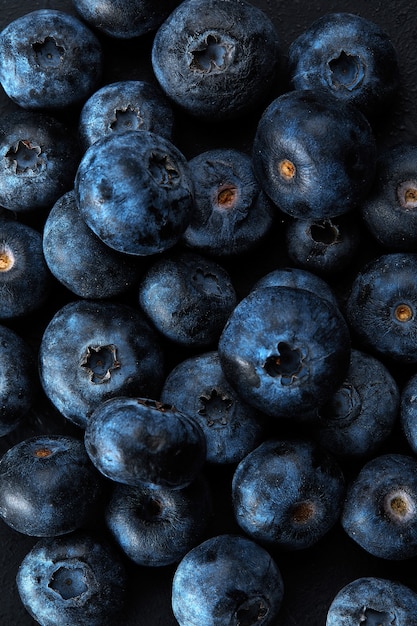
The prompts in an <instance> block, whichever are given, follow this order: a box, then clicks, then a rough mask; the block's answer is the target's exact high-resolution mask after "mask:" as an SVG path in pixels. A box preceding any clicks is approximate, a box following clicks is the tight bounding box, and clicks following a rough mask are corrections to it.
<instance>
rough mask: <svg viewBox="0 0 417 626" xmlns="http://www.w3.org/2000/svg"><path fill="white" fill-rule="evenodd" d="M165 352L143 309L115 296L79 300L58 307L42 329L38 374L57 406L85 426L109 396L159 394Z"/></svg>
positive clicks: (61, 411) (67, 415)
mask: <svg viewBox="0 0 417 626" xmlns="http://www.w3.org/2000/svg"><path fill="white" fill-rule="evenodd" d="M164 356H165V355H164V352H163V350H162V347H161V344H160V342H159V339H158V337H157V335H156V333H155V331H154V330H153V329H152V328H151V326H150V325H149V323H148V322H147V320H146V319H145V317H144V315H143V314H142V313H141V311H139V310H137V309H135V308H133V307H131V306H129V305H125V304H119V303H117V302H107V301H95V300H76V301H73V302H69V303H67V304H65V305H64V306H63V307H61V308H60V309H58V311H56V313H55V314H54V315H53V317H52V319H51V320H50V322H49V323H48V325H47V327H46V328H45V330H44V332H43V335H42V337H41V342H40V347H39V372H40V379H41V383H42V386H43V389H44V391H45V393H46V395H47V397H48V398H49V400H50V401H51V402H52V404H54V405H55V407H56V408H57V409H58V411H59V412H60V413H61V414H62V415H63V416H64V417H65V418H66V419H68V420H69V421H70V422H73V423H74V424H76V425H77V426H79V427H81V428H85V426H86V424H87V422H88V420H89V418H90V416H91V414H92V412H93V410H94V409H95V408H96V407H97V405H98V404H99V403H101V402H103V401H104V400H107V399H108V398H111V397H113V396H116V395H123V394H124V395H130V396H136V395H145V396H147V395H149V396H151V397H152V396H154V395H155V396H157V394H158V393H159V392H160V388H161V387H162V382H163V380H164V376H165V372H164Z"/></svg>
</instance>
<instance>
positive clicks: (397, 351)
mask: <svg viewBox="0 0 417 626" xmlns="http://www.w3.org/2000/svg"><path fill="white" fill-rule="evenodd" d="M416 272H417V254H415V253H411V252H409V253H407V252H391V253H388V254H383V255H380V256H378V257H376V258H374V259H372V260H371V261H370V262H368V263H366V264H365V265H364V266H363V267H362V268H361V269H360V270H359V272H358V273H357V274H356V276H355V277H354V279H353V281H352V284H351V288H350V294H349V296H348V299H347V302H346V315H347V319H348V323H349V326H350V328H351V331H352V334H354V335H355V336H356V339H357V341H358V342H359V344H360V346H359V347H360V348H361V349H363V350H365V351H369V352H372V353H374V354H376V355H377V356H380V357H386V358H388V359H389V360H391V361H392V362H399V363H409V364H413V363H417V317H416V312H417V290H416V283H415V276H416Z"/></svg>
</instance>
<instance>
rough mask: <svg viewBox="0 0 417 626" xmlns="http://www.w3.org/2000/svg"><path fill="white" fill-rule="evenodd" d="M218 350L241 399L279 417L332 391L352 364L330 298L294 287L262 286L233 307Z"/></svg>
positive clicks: (306, 407) (313, 405) (315, 402)
mask: <svg viewBox="0 0 417 626" xmlns="http://www.w3.org/2000/svg"><path fill="white" fill-rule="evenodd" d="M218 352H219V356H220V362H221V365H222V368H223V371H224V374H225V376H226V378H227V379H228V381H229V383H230V384H231V385H232V386H233V387H234V388H235V389H236V391H237V393H238V394H239V395H240V396H241V397H242V399H243V400H245V401H246V402H248V403H249V404H251V405H252V406H254V407H256V408H258V409H259V410H261V411H263V412H264V413H266V414H267V415H271V416H276V417H280V416H288V415H292V414H293V413H294V412H295V413H301V412H305V411H308V410H310V409H314V408H316V407H318V406H320V405H322V404H324V403H325V402H326V401H327V400H328V399H329V398H330V397H331V396H332V394H333V393H334V392H335V391H336V390H337V388H338V387H339V385H341V384H342V382H343V380H344V377H345V374H346V371H347V368H348V365H349V358H350V336H349V331H348V328H347V325H346V322H345V320H344V318H343V317H342V314H341V313H340V311H339V309H338V307H337V306H336V304H334V303H332V302H330V301H329V300H328V299H325V298H321V297H320V296H319V295H317V294H315V293H313V292H311V291H307V290H305V289H299V288H294V287H284V286H270V287H259V288H257V289H253V291H252V292H251V293H249V295H248V296H246V297H245V298H243V299H242V300H241V301H240V302H239V304H238V305H237V306H236V307H235V309H234V310H233V312H232V313H231V315H230V317H229V319H228V321H227V322H226V325H225V327H224V329H223V332H222V334H221V336H220V340H219V344H218Z"/></svg>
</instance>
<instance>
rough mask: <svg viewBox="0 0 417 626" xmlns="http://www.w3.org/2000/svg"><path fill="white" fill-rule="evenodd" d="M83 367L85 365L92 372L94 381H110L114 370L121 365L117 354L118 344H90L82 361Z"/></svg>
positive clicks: (97, 382)
mask: <svg viewBox="0 0 417 626" xmlns="http://www.w3.org/2000/svg"><path fill="white" fill-rule="evenodd" d="M81 367H85V368H86V369H87V370H88V371H89V374H90V380H91V382H92V383H95V384H101V383H105V382H108V381H109V380H110V378H111V376H112V372H113V370H116V369H118V368H119V367H120V362H119V361H118V359H117V355H116V346H115V345H114V344H109V345H107V346H88V348H87V350H86V353H85V355H84V357H83V359H82V361H81Z"/></svg>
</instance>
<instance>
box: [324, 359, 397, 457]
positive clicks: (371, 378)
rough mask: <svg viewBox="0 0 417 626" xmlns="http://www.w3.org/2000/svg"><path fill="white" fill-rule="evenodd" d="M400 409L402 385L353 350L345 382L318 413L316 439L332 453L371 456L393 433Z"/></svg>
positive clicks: (370, 360) (381, 367) (382, 367)
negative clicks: (400, 387) (400, 388)
mask: <svg viewBox="0 0 417 626" xmlns="http://www.w3.org/2000/svg"><path fill="white" fill-rule="evenodd" d="M399 407H400V390H399V386H398V384H397V382H396V380H395V379H394V378H393V376H392V374H391V373H390V371H389V369H388V368H387V367H386V366H385V365H384V363H382V362H381V361H380V360H379V359H377V358H376V357H374V356H372V355H370V354H367V353H365V352H362V351H361V350H356V349H353V350H352V351H351V360H350V366H349V369H348V371H347V374H346V379H345V380H344V382H343V384H342V385H341V386H340V388H339V389H338V390H337V391H336V393H335V394H334V395H333V397H332V398H331V399H330V401H329V402H327V403H326V404H325V405H324V406H323V407H321V408H320V409H319V411H318V421H317V424H316V427H315V432H314V437H315V439H316V440H317V441H318V442H319V443H320V445H321V446H322V447H324V448H325V449H327V450H329V452H332V453H333V454H336V455H340V456H342V457H351V458H355V457H356V458H360V457H365V456H371V454H374V453H375V452H377V450H378V449H379V448H380V447H381V445H382V443H383V442H385V441H386V440H387V439H388V437H389V436H390V434H391V432H392V431H393V428H394V425H395V423H396V421H397V419H398V416H399Z"/></svg>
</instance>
